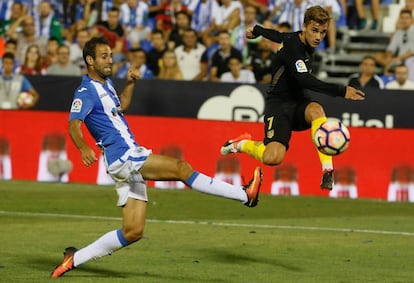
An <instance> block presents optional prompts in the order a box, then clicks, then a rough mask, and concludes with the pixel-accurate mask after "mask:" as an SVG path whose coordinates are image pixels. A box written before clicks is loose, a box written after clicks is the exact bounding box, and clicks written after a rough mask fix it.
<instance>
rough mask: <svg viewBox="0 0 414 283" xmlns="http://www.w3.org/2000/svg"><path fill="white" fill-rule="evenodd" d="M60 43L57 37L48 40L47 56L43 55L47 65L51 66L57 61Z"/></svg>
mask: <svg viewBox="0 0 414 283" xmlns="http://www.w3.org/2000/svg"><path fill="white" fill-rule="evenodd" d="M59 45H60V44H59V40H58V39H57V38H56V37H51V38H49V40H48V41H47V45H46V49H47V53H46V56H44V57H43V63H44V65H45V67H49V66H50V65H52V64H53V63H55V62H56V61H57V58H58V49H59Z"/></svg>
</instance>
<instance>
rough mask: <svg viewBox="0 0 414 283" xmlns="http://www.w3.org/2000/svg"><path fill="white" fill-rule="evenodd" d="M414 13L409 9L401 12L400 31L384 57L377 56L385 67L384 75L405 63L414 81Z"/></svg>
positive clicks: (395, 34) (396, 33) (394, 36)
mask: <svg viewBox="0 0 414 283" xmlns="http://www.w3.org/2000/svg"><path fill="white" fill-rule="evenodd" d="M412 20H413V16H412V12H411V10H408V9H402V10H401V11H400V16H399V19H398V21H399V23H400V29H398V30H396V31H395V32H394V33H393V35H392V37H391V39H390V43H389V44H388V46H387V50H386V52H385V54H384V55H380V54H377V59H379V62H380V63H382V65H383V66H384V73H388V72H392V71H393V67H395V66H396V65H399V64H401V63H405V64H406V65H407V67H408V69H409V72H410V79H411V80H414V26H413V25H412Z"/></svg>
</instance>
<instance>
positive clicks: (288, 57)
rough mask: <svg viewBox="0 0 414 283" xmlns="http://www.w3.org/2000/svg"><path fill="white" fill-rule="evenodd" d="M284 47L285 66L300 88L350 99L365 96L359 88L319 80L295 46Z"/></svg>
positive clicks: (361, 98)
mask: <svg viewBox="0 0 414 283" xmlns="http://www.w3.org/2000/svg"><path fill="white" fill-rule="evenodd" d="M284 48H286V49H285V50H287V52H285V54H284V55H285V56H283V57H284V58H285V66H286V67H287V68H288V71H289V72H290V73H291V74H293V76H294V77H295V78H296V81H297V82H298V84H300V85H301V87H302V88H305V89H309V90H313V91H315V92H320V93H323V94H326V95H329V96H341V97H344V98H346V99H352V100H363V99H364V98H365V93H364V92H362V91H361V90H357V89H355V88H353V87H349V86H347V87H345V86H342V85H339V84H334V83H327V82H324V81H321V80H319V79H318V78H316V77H315V76H313V75H312V74H311V73H310V70H309V69H308V67H307V65H306V62H305V61H306V60H307V58H306V57H305V56H301V54H299V52H297V50H296V49H295V48H289V47H287V46H285V47H284Z"/></svg>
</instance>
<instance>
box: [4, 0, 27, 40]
mask: <svg viewBox="0 0 414 283" xmlns="http://www.w3.org/2000/svg"><path fill="white" fill-rule="evenodd" d="M24 15H25V7H24V6H23V4H22V3H19V2H15V3H13V5H12V7H11V15H10V19H8V20H5V21H2V22H1V24H0V35H1V36H3V37H4V38H6V39H7V38H8V37H9V36H8V34H7V32H8V30H9V27H10V26H11V25H12V24H13V23H14V22H16V21H19V19H21V18H22V16H24ZM15 32H18V33H19V32H22V26H21V21H20V22H19V24H18V26H17V27H16V30H15Z"/></svg>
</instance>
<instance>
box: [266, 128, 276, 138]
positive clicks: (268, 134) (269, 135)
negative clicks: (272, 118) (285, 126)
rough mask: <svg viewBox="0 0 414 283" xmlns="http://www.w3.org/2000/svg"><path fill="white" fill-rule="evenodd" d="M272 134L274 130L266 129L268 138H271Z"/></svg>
mask: <svg viewBox="0 0 414 283" xmlns="http://www.w3.org/2000/svg"><path fill="white" fill-rule="evenodd" d="M274 135H275V130H270V131H267V134H266V136H267V138H268V139H271V138H273V136H274Z"/></svg>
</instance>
